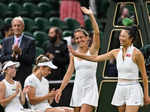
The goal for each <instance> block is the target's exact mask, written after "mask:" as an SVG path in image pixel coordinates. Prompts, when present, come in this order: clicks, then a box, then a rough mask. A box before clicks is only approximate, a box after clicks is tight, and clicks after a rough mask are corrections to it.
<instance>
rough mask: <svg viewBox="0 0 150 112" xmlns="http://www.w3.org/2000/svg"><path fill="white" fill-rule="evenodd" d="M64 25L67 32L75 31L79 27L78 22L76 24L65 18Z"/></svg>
mask: <svg viewBox="0 0 150 112" xmlns="http://www.w3.org/2000/svg"><path fill="white" fill-rule="evenodd" d="M64 21H65V23H66V24H67V26H68V28H69V30H72V31H73V30H75V29H76V28H79V27H80V24H79V22H77V20H75V19H72V18H65V19H64Z"/></svg>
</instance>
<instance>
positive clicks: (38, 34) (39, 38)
mask: <svg viewBox="0 0 150 112" xmlns="http://www.w3.org/2000/svg"><path fill="white" fill-rule="evenodd" d="M33 37H34V38H35V40H36V46H38V47H42V44H43V43H44V42H45V41H47V40H48V34H47V33H45V32H42V31H35V32H34V33H33Z"/></svg>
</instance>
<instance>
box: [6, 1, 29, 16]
mask: <svg viewBox="0 0 150 112" xmlns="http://www.w3.org/2000/svg"><path fill="white" fill-rule="evenodd" d="M8 10H10V11H12V12H13V13H12V15H11V17H15V16H26V15H27V14H28V12H27V11H25V10H23V8H22V6H21V5H20V4H19V3H15V2H11V3H9V4H8Z"/></svg>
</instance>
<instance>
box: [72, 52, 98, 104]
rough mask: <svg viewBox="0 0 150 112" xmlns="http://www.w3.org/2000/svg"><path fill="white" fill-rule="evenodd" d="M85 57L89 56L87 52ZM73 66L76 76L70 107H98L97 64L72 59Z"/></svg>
mask: <svg viewBox="0 0 150 112" xmlns="http://www.w3.org/2000/svg"><path fill="white" fill-rule="evenodd" d="M87 55H90V53H89V51H88V52H87ZM74 65H75V71H76V75H75V81H74V87H73V92H72V98H71V103H70V106H73V107H81V106H82V104H89V105H92V106H95V107H96V106H98V87H97V81H96V69H97V63H96V62H90V61H87V60H79V59H77V58H76V57H74Z"/></svg>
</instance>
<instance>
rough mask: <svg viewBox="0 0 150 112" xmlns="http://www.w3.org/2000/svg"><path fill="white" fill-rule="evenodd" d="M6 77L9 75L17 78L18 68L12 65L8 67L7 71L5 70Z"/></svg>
mask: <svg viewBox="0 0 150 112" xmlns="http://www.w3.org/2000/svg"><path fill="white" fill-rule="evenodd" d="M5 73H6V75H9V76H10V77H12V78H13V77H15V76H16V66H15V65H12V66H9V67H7V69H6V70H5Z"/></svg>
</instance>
